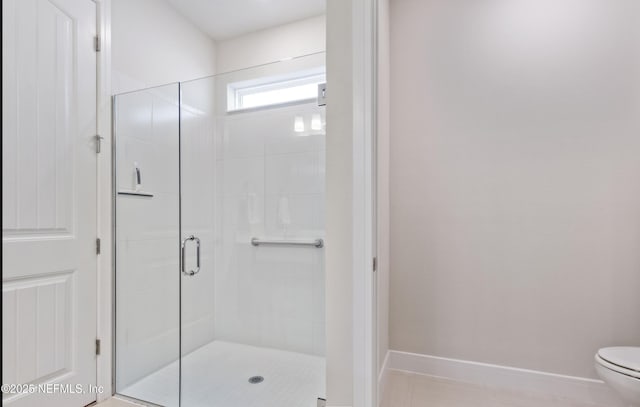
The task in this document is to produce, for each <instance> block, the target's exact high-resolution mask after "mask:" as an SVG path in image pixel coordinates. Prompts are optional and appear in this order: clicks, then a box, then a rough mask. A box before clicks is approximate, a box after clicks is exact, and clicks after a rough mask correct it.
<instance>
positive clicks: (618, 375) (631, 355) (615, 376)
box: [596, 346, 640, 407]
mask: <svg viewBox="0 0 640 407" xmlns="http://www.w3.org/2000/svg"><path fill="white" fill-rule="evenodd" d="M596 371H597V372H598V375H599V376H600V378H601V379H602V380H604V381H605V383H607V384H608V385H609V386H611V388H612V389H613V390H615V391H616V392H617V393H618V394H619V395H620V396H621V397H622V398H623V399H624V400H625V401H626V402H627V403H631V404H630V405H629V407H640V347H635V346H633V347H631V346H629V347H615V348H602V349H600V350H599V351H598V353H596Z"/></svg>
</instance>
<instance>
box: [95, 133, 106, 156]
mask: <svg viewBox="0 0 640 407" xmlns="http://www.w3.org/2000/svg"><path fill="white" fill-rule="evenodd" d="M95 137H96V154H100V152H101V151H102V140H103V139H104V137H102V136H101V135H99V134H96V136H95Z"/></svg>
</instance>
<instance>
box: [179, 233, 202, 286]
mask: <svg viewBox="0 0 640 407" xmlns="http://www.w3.org/2000/svg"><path fill="white" fill-rule="evenodd" d="M190 241H195V242H196V268H195V269H194V270H189V271H187V270H186V267H185V263H186V261H187V257H186V255H185V254H186V251H187V243H189V242H190ZM180 269H181V270H182V274H184V275H187V276H194V275H196V274H198V273H199V272H200V239H198V238H197V237H195V236H194V235H191V236H189V237H188V238H186V239H184V240H183V241H182V245H181V247H180Z"/></svg>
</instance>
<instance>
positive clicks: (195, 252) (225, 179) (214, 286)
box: [114, 53, 325, 407]
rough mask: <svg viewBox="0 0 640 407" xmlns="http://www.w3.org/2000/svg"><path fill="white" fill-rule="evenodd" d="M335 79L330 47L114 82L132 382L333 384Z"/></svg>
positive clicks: (121, 343)
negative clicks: (329, 136)
mask: <svg viewBox="0 0 640 407" xmlns="http://www.w3.org/2000/svg"><path fill="white" fill-rule="evenodd" d="M323 81H324V53H320V54H314V55H310V56H306V57H301V58H295V59H292V60H289V61H282V62H278V63H274V64H268V65H263V66H260V67H255V68H250V69H244V70H240V71H236V72H231V73H227V74H221V75H217V76H213V77H208V78H203V79H199V80H194V81H189V82H183V83H180V84H172V85H167V86H163V87H159V88H153V89H147V90H143V91H139V92H132V93H128V94H123V95H118V96H116V97H115V99H114V112H115V115H114V116H115V123H114V133H115V136H114V137H115V140H114V141H115V144H116V156H115V161H116V162H115V168H116V177H115V178H116V182H115V186H114V196H115V199H116V214H115V219H116V221H115V229H116V233H115V234H116V272H115V278H116V326H115V331H116V341H115V343H116V349H115V353H116V369H115V371H116V392H117V393H119V394H122V395H124V396H128V397H131V398H135V399H139V400H143V401H148V402H153V403H156V404H160V405H165V406H178V405H181V406H214V407H215V406H225V407H229V406H251V405H274V406H275V405H297V406H309V407H311V406H315V405H316V401H317V398H318V397H322V398H323V397H324V388H325V362H324V352H325V316H324V312H325V290H324V287H325V286H324V283H325V281H324V276H325V273H324V248H323V247H322V245H321V244H316V242H318V241H322V239H324V206H325V204H324V203H325V181H324V177H325V113H324V107H323V106H321V104H322V103H320V104H319V103H318V98H317V95H318V92H319V88H321V86H320V85H321V84H322V83H323ZM257 242H260V244H257ZM319 246H320V247H319ZM253 376H261V377H262V378H263V379H264V380H263V381H261V382H259V383H257V384H254V383H253V382H250V381H249V379H250V378H251V377H253ZM254 382H255V380H254Z"/></svg>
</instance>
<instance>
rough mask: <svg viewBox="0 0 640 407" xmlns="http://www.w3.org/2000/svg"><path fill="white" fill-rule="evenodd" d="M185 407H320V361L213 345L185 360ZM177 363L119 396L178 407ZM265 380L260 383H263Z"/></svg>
mask: <svg viewBox="0 0 640 407" xmlns="http://www.w3.org/2000/svg"><path fill="white" fill-rule="evenodd" d="M182 365H183V366H182V403H181V404H180V405H181V407H254V406H255V407H258V406H260V407H276V406H277V407H282V406H299V407H316V405H317V398H318V397H324V393H325V359H324V358H323V357H320V356H313V355H306V354H302V353H295V352H287V351H282V350H277V349H269V348H260V347H255V346H249V345H242V344H237V343H231V342H224V341H213V342H210V343H208V344H207V345H204V346H202V347H201V348H198V349H196V350H195V351H193V352H191V353H190V354H188V355H186V356H185V357H184V358H183V359H182ZM178 371H179V365H178V362H177V361H176V362H174V363H172V364H170V365H168V366H166V367H164V368H162V369H160V370H158V371H156V372H154V373H152V374H150V375H148V376H146V377H144V378H143V379H141V380H139V381H137V382H136V383H134V384H132V385H131V386H129V387H127V388H125V389H123V390H122V391H120V394H122V395H125V396H129V397H133V398H136V399H139V400H147V401H150V402H153V403H155V404H160V405H162V406H167V407H178V405H179V403H178V401H179V400H178V397H179V396H178V394H175V393H176V392H175V391H168V390H169V389H175V381H176V378H177V377H178ZM261 379H262V380H261Z"/></svg>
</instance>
